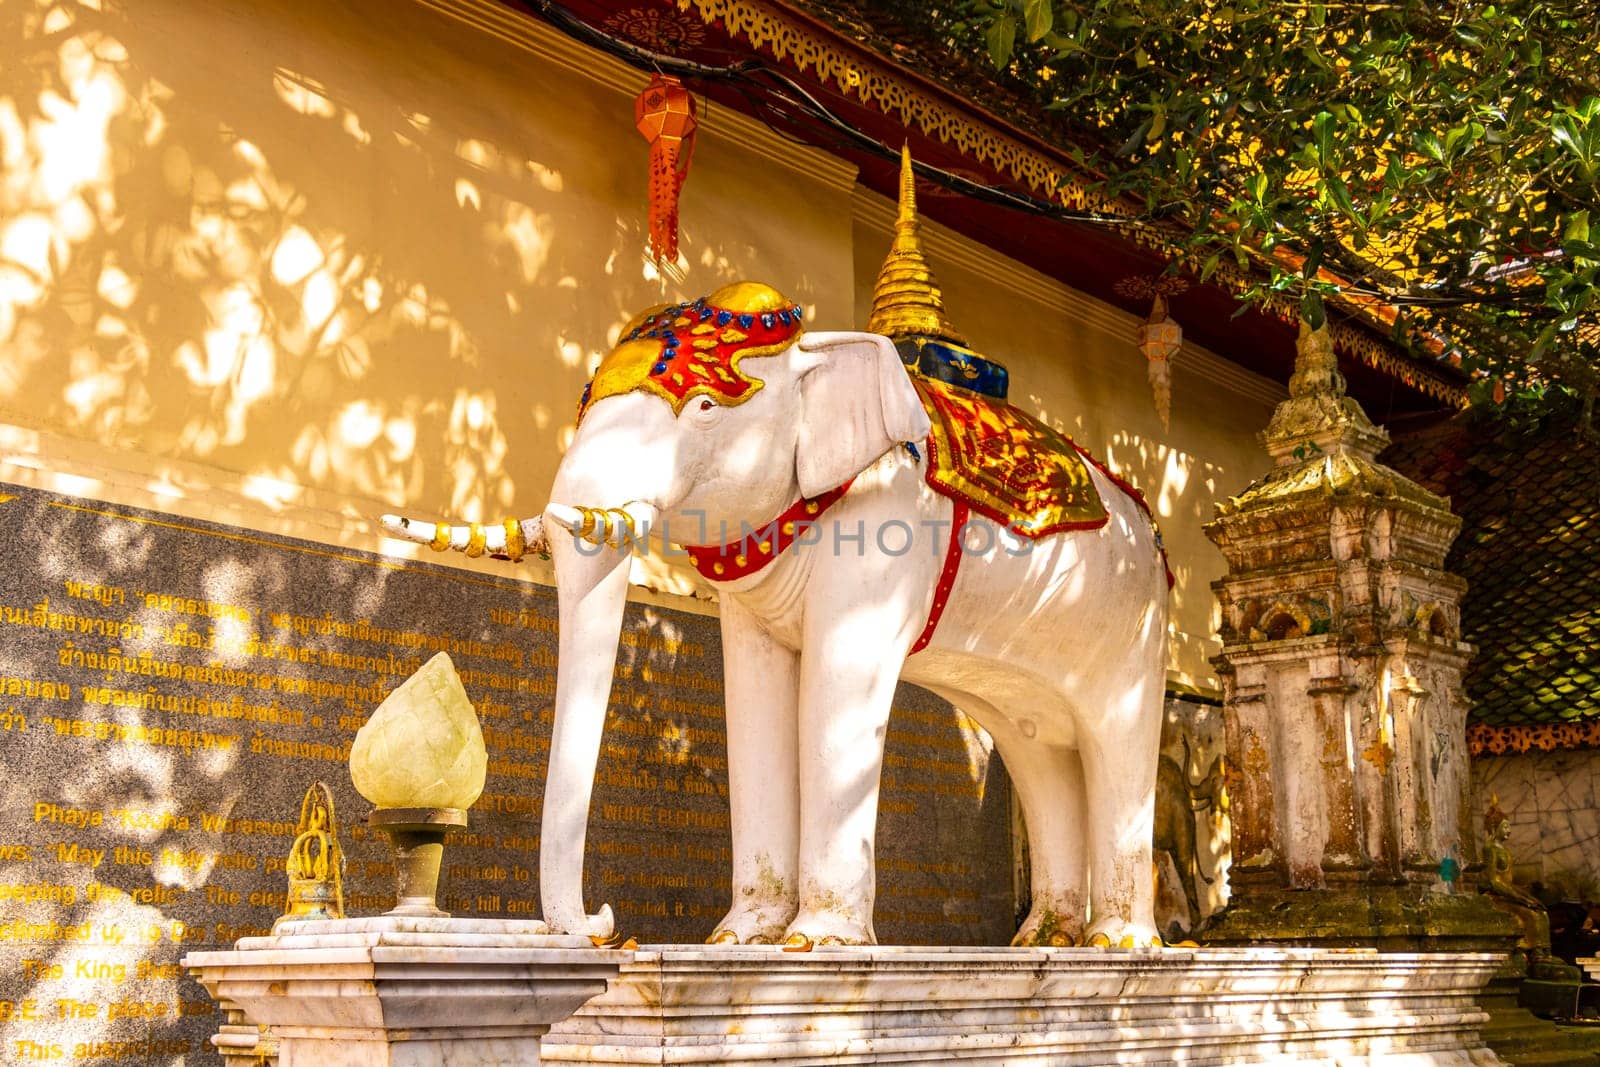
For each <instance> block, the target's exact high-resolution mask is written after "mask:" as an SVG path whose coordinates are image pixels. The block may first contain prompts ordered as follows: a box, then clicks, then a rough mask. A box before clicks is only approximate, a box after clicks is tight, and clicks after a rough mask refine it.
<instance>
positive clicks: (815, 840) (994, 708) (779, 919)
mask: <svg viewBox="0 0 1600 1067" xmlns="http://www.w3.org/2000/svg"><path fill="white" fill-rule="evenodd" d="M636 322H637V325H636V326H633V327H630V328H629V329H628V330H625V332H624V339H623V341H622V343H621V344H620V345H619V346H618V347H617V348H616V349H615V350H614V351H613V352H612V353H611V354H610V355H609V356H608V357H607V358H606V359H605V360H604V361H603V362H602V363H601V364H600V367H599V369H598V370H597V372H596V374H595V376H594V379H593V381H592V382H591V383H590V385H589V386H588V387H587V388H586V389H585V391H584V397H583V400H582V403H581V406H580V416H579V422H578V426H577V431H576V435H575V437H574V439H573V441H572V444H571V447H570V448H569V449H568V450H567V453H566V455H565V456H564V457H563V459H562V461H561V465H560V468H559V470H558V471H557V474H556V479H555V485H554V487H553V488H552V490H551V500H552V501H553V502H552V503H551V504H550V505H549V506H548V507H547V508H546V510H545V511H544V513H543V515H542V516H540V517H536V518H534V519H528V520H523V521H521V522H517V521H515V520H513V521H509V522H507V523H506V524H505V525H504V526H491V527H488V528H487V529H485V528H482V527H452V526H443V525H441V526H439V527H437V528H436V527H434V526H433V524H430V523H419V522H415V521H410V520H403V519H397V518H393V517H387V518H386V519H385V522H386V523H387V524H388V525H389V527H390V529H392V530H394V531H395V532H396V533H399V534H402V535H404V536H407V537H409V538H411V539H413V540H418V541H427V542H432V543H433V544H434V546H435V547H439V548H443V547H446V546H449V547H454V548H458V549H464V550H468V551H471V552H474V553H475V554H481V553H484V552H489V553H491V554H498V555H509V556H512V557H517V556H520V554H521V552H522V551H523V549H524V546H525V545H526V544H531V543H532V542H534V541H535V540H537V539H538V538H539V537H540V535H541V532H544V531H548V534H547V537H548V545H549V551H550V553H551V555H552V556H553V558H554V566H555V574H556V583H557V590H558V596H559V605H560V607H559V615H560V637H559V648H560V659H559V665H558V675H557V685H556V696H555V727H554V736H553V739H552V747H551V751H550V765H549V774H548V778H547V781H546V785H545V793H544V816H543V831H542V833H543V837H542V840H543V847H542V849H541V854H540V861H539V878H540V892H541V898H542V900H541V902H542V907H543V912H544V918H545V920H546V921H547V922H548V923H549V924H550V925H551V926H552V927H553V928H554V929H556V930H560V931H566V932H582V933H588V934H591V935H593V936H603V935H608V934H610V933H611V926H612V923H611V916H610V910H609V908H605V907H602V908H601V909H600V911H599V913H598V914H595V915H589V914H587V913H586V911H585V909H584V906H583V899H582V872H583V860H584V838H585V833H586V828H587V823H588V817H589V805H590V795H591V787H592V785H593V781H594V772H595V766H596V759H597V756H598V754H599V751H600V742H601V731H602V727H603V725H604V723H605V719H606V707H607V703H608V699H609V693H610V688H611V680H612V672H613V669H614V666H615V661H616V651H617V643H618V637H619V633H620V627H621V624H622V618H623V609H624V604H625V599H626V592H627V580H628V566H627V555H628V552H629V549H630V545H629V543H628V542H629V541H630V540H632V539H634V538H638V537H642V536H646V535H647V532H648V530H649V529H650V528H652V527H654V528H655V529H656V530H657V532H658V533H660V532H662V531H665V534H666V536H667V537H669V538H670V539H671V540H672V541H674V542H676V543H679V544H685V542H688V543H687V544H685V547H688V549H689V553H690V556H691V558H692V560H693V561H694V563H695V565H696V566H697V568H698V569H699V570H700V572H701V573H702V574H704V575H705V576H706V577H707V578H709V579H710V580H711V581H712V582H713V583H714V585H715V586H716V588H717V591H718V594H719V596H720V605H721V612H720V613H721V626H722V655H723V665H724V679H725V685H726V699H727V737H728V786H729V806H730V809H731V811H730V814H731V819H732V837H733V841H732V847H733V871H732V889H733V901H732V906H731V907H730V908H729V910H728V912H727V914H726V915H725V916H724V917H723V919H722V920H721V922H719V923H718V924H717V926H716V929H715V932H714V933H713V934H712V937H711V941H712V942H713V943H719V944H720V943H729V944H734V943H737V944H766V943H778V942H781V943H784V944H786V945H790V946H793V947H800V948H804V947H807V946H810V945H814V944H849V945H861V944H873V943H875V936H874V933H873V925H872V915H873V901H874V893H875V886H874V844H875V843H874V835H875V831H876V823H877V818H878V789H879V778H880V770H881V768H882V765H883V755H884V739H885V735H886V731H887V726H888V721H889V713H890V704H891V700H892V698H893V695H894V691H895V685H896V683H897V682H898V681H899V680H900V679H901V678H905V679H906V680H908V681H911V682H914V683H916V684H917V685H920V686H922V687H924V688H926V689H929V690H931V691H932V692H934V693H936V694H938V695H939V696H941V697H944V698H946V699H947V700H949V701H950V702H951V703H953V704H955V705H957V706H958V707H960V708H961V709H962V710H964V711H966V712H967V713H968V714H969V715H971V716H972V717H973V718H974V719H976V720H977V721H978V722H979V723H981V724H982V725H983V727H984V728H985V729H986V730H987V731H988V732H989V734H990V735H991V736H992V737H993V739H994V743H995V745H996V747H997V749H998V750H999V753H1000V756H1001V758H1002V760H1003V761H1004V764H1005V766H1006V769H1007V770H1008V771H1009V772H1010V775H1011V778H1012V780H1013V782H1014V783H1015V788H1016V790H1017V792H1018V795H1019V797H1020V799H1021V804H1022V811H1023V815H1024V818H1025V820H1026V823H1027V830H1028V835H1029V841H1030V843H1031V848H1030V855H1031V856H1032V863H1033V867H1032V896H1033V907H1032V911H1031V912H1030V913H1029V915H1028V916H1027V918H1026V920H1025V921H1024V923H1023V925H1022V928H1021V930H1020V931H1019V932H1018V934H1017V938H1016V942H1017V943H1019V944H1047V945H1070V944H1097V945H1103V946H1106V945H1109V946H1116V945H1122V946H1131V945H1150V944H1159V943H1160V942H1159V939H1158V938H1157V935H1156V929H1155V924H1154V919H1153V916H1152V910H1151V909H1152V895H1153V879H1152V876H1151V829H1152V820H1153V813H1154V790H1155V779H1156V767H1157V757H1158V752H1159V743H1160V731H1161V721H1162V703H1163V690H1164V679H1165V673H1164V666H1165V661H1166V650H1167V588H1168V578H1167V574H1166V571H1165V567H1164V558H1163V556H1162V552H1161V549H1160V544H1159V540H1158V537H1157V534H1156V530H1155V528H1154V524H1153V522H1152V521H1151V519H1150V517H1149V515H1148V513H1147V512H1146V511H1145V510H1144V508H1143V503H1142V501H1141V500H1139V499H1137V498H1136V497H1135V496H1134V495H1133V493H1132V492H1131V490H1129V489H1128V488H1127V487H1126V486H1125V485H1123V484H1122V483H1120V482H1118V481H1117V480H1115V479H1114V478H1112V477H1111V476H1110V475H1109V474H1108V473H1107V472H1105V471H1104V470H1103V469H1101V468H1099V467H1098V465H1096V464H1093V463H1092V461H1091V462H1088V463H1078V461H1077V457H1076V456H1075V455H1069V456H1068V457H1067V458H1064V459H1063V458H1060V457H1059V456H1058V457H1057V458H1056V461H1057V462H1059V465H1060V470H1061V471H1065V472H1066V473H1067V475H1070V476H1071V477H1075V478H1076V479H1077V482H1076V489H1073V488H1072V486H1071V485H1070V484H1069V483H1070V481H1071V478H1068V479H1067V481H1062V480H1061V479H1057V480H1056V481H1055V482H1054V483H1052V482H1050V481H1049V479H1045V480H1043V481H1038V480H1037V478H1035V480H1036V481H1037V484H1036V485H1035V486H1034V488H1035V489H1036V490H1039V491H1040V492H1042V493H1043V494H1044V495H1042V496H1039V495H1038V494H1037V493H1036V497H1037V499H1038V500H1039V501H1040V502H1042V503H1043V504H1044V505H1047V506H1046V507H1045V509H1044V510H1045V512H1046V515H1045V518H1044V519H1041V520H1039V521H1033V519H1028V520H1026V521H1020V522H1009V523H1002V522H1001V521H996V519H997V517H999V518H1004V517H1005V516H1004V515H1003V513H1002V512H1000V511H998V510H995V509H993V508H988V507H986V504H985V502H986V501H987V502H988V503H989V504H993V503H994V501H992V500H988V498H987V497H985V495H984V487H983V486H981V485H980V486H977V487H975V488H973V487H970V486H969V488H970V489H971V490H972V491H971V492H969V493H968V494H967V495H968V498H969V499H962V498H961V497H960V496H958V495H953V494H951V493H950V492H949V491H948V490H947V488H942V487H941V486H939V485H936V484H933V482H932V481H930V476H929V475H930V467H934V466H935V461H936V456H940V455H944V456H946V457H948V456H949V455H950V454H951V453H952V452H954V451H959V450H960V449H961V448H963V447H967V446H970V445H972V443H973V441H977V442H978V446H977V447H978V448H979V450H980V451H983V450H985V449H990V451H992V452H993V456H992V457H991V458H997V459H999V460H1001V461H1003V462H1005V463H1007V464H1010V466H1008V467H1007V474H1006V476H1007V477H1013V476H1016V477H1020V475H1018V473H1017V472H1019V471H1020V472H1022V475H1028V476H1029V477H1034V476H1036V475H1037V474H1038V473H1039V471H1038V464H1039V460H1040V457H1039V456H1038V455H1029V454H1027V453H1028V449H1027V448H1026V447H1024V446H1025V445H1026V443H1027V442H1026V441H1025V440H1023V438H1026V437H1027V436H1028V435H1030V434H1032V435H1034V436H1035V437H1039V438H1050V439H1053V441H1054V442H1056V443H1057V444H1058V445H1061V446H1063V449H1064V451H1065V452H1067V453H1071V452H1072V446H1071V445H1070V444H1068V443H1066V442H1065V439H1064V438H1060V437H1059V436H1056V435H1053V434H1052V433H1051V432H1050V431H1048V430H1047V429H1045V428H1044V427H1042V425H1041V424H1039V423H1037V422H1035V421H1034V420H1031V419H1029V418H1028V417H1027V416H1025V415H1023V414H1021V413H1020V412H1017V411H1016V410H1015V409H1010V408H1006V406H1005V405H1004V404H989V405H982V404H977V405H969V410H968V411H967V415H968V416H970V417H971V418H972V419H974V420H976V422H977V423H982V422H984V421H985V420H989V421H993V420H995V419H996V418H997V415H996V413H997V412H1001V413H1002V414H1003V416H1004V419H1005V420H1009V421H1005V422H1004V424H1003V425H995V426H987V427H985V426H976V428H975V429H974V433H975V434H977V436H975V437H973V438H972V439H971V440H967V441H962V440H955V439H953V438H952V437H951V426H950V425H949V424H945V425H943V426H941V419H940V418H939V417H935V418H934V419H933V420H932V421H931V422H930V416H929V412H930V410H934V409H933V408H932V407H929V406H925V404H924V398H925V397H927V396H929V395H930V391H931V392H933V393H937V394H938V396H939V397H942V398H943V399H944V400H945V401H951V398H954V399H955V401H956V402H964V398H962V397H961V396H959V395H958V394H960V393H961V390H958V389H954V388H951V387H949V386H942V385H939V384H938V383H933V385H930V384H929V382H928V381H927V380H925V379H923V378H921V377H920V376H917V375H913V374H912V373H909V372H908V370H907V368H906V366H905V365H904V364H903V363H902V361H901V358H900V356H899V354H898V353H897V351H896V349H895V347H894V345H893V344H892V343H891V342H890V341H889V340H888V339H887V338H885V337H882V336H878V335H876V334H869V333H822V332H806V331H804V330H803V329H802V326H801V321H800V310H799V309H798V308H797V307H795V306H794V305H793V304H791V303H790V302H789V301H787V300H785V299H784V298H783V297H782V296H780V295H779V294H778V293H777V292H776V291H774V290H772V289H770V288H768V287H766V286H763V285H758V284H755V283H739V284H736V285H731V286H727V287H725V288H723V289H721V290H719V291H718V292H716V293H715V294H713V295H711V296H710V297H707V298H705V299H703V300H700V301H696V302H694V303H691V304H679V305H675V306H671V307H667V308H664V309H659V310H657V311H655V312H654V313H647V316H645V317H642V319H641V320H636ZM914 383H915V384H914ZM935 414H936V416H937V414H938V413H937V412H935ZM975 425H976V424H975ZM1008 431H1009V432H1011V437H1010V438H1007V437H1006V433H1007V432H1008ZM1019 432H1020V434H1021V436H1020V437H1019V436H1018V433H1019ZM984 434H988V437H987V438H984V437H983V435H984ZM996 434H999V437H996V436H995V435H996ZM984 440H987V441H988V442H990V444H989V445H985V444H984V443H983V441H984ZM997 440H998V441H1001V442H1002V444H1003V445H1004V447H1001V448H999V449H998V450H995V449H992V448H990V446H991V445H992V444H993V442H995V441H997ZM1036 443H1037V442H1036ZM1035 451H1037V448H1035ZM1058 451H1059V450H1058ZM1019 457H1020V458H1019ZM980 458H981V457H980ZM1049 458H1050V457H1045V459H1046V460H1049ZM1074 471H1076V473H1075V474H1074V473H1073V472H1074ZM935 473H937V471H936V472H935ZM946 473H948V472H946ZM1063 485H1066V486H1067V488H1068V489H1069V490H1070V491H1069V493H1068V495H1069V496H1070V495H1072V492H1077V495H1078V499H1076V500H1068V501H1063V500H1062V499H1061V490H1062V487H1063ZM1041 487H1042V488H1041ZM990 488H993V486H991V487H990ZM1002 503H1003V502H1002ZM1067 504H1071V505H1074V506H1077V507H1079V508H1080V509H1084V508H1087V509H1090V510H1092V509H1095V508H1099V509H1101V510H1100V511H1099V513H1098V517H1097V518H1093V519H1092V521H1087V522H1073V521H1066V520H1063V521H1059V522H1054V525H1053V526H1052V525H1051V523H1052V521H1053V520H1052V519H1051V516H1054V518H1055V519H1060V518H1061V516H1062V515H1064V514H1067V512H1065V511H1064V510H1063V508H1064V506H1065V505H1067ZM1052 509H1054V510H1052ZM986 511H992V512H993V513H992V514H986V513H985V512H986ZM1079 514H1081V510H1080V513H1079ZM963 518H966V519H967V520H968V521H967V523H966V526H965V540H964V542H962V543H961V544H959V545H958V546H957V547H956V548H955V549H954V550H952V548H951V546H950V542H951V540H952V537H953V536H954V531H953V520H954V525H955V526H960V525H961V520H962V519H963ZM1036 518H1037V517H1036ZM808 521H810V522H812V523H817V524H818V525H816V526H815V527H813V529H812V534H813V536H811V537H810V538H807V537H806V523H807V522H808ZM1074 527H1077V528H1074ZM719 530H720V531H727V533H726V534H717V533H716V531H719ZM563 531H565V532H563ZM702 531H711V532H712V533H711V535H710V537H709V539H710V540H712V541H713V543H714V544H717V543H721V544H726V547H716V548H705V547H698V548H697V547H691V546H692V544H693V543H694V542H696V541H698V540H701V539H706V538H707V536H708V535H707V534H705V533H702ZM752 531H753V532H752ZM858 532H859V533H861V534H862V535H863V536H862V537H861V538H860V539H859V540H857V539H856V535H857V533H858ZM742 533H743V534H746V535H748V536H741V534H742ZM836 533H837V534H842V535H843V539H842V540H841V539H836ZM795 538H800V539H801V540H802V541H809V542H810V543H801V544H791V543H790V542H791V541H792V540H794V539H795ZM728 542H732V543H731V544H728ZM907 546H909V550H906V548H907Z"/></svg>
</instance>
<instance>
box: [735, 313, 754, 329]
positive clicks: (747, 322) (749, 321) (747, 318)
mask: <svg viewBox="0 0 1600 1067" xmlns="http://www.w3.org/2000/svg"><path fill="white" fill-rule="evenodd" d="M755 324H756V317H755V316H754V315H740V316H739V329H741V330H748V329H749V328H750V327H752V326H754V325H755Z"/></svg>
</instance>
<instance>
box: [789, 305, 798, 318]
mask: <svg viewBox="0 0 1600 1067" xmlns="http://www.w3.org/2000/svg"><path fill="white" fill-rule="evenodd" d="M789 314H791V315H793V316H794V321H796V322H799V321H800V307H799V305H798V304H797V305H795V306H794V307H792V308H790V309H789Z"/></svg>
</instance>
